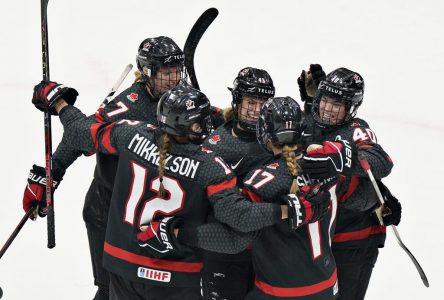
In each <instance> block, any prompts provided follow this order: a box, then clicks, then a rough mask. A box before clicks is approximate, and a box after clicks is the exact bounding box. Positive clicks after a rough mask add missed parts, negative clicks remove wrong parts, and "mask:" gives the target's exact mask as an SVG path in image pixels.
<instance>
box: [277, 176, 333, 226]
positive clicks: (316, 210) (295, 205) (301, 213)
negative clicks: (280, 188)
mask: <svg viewBox="0 0 444 300" xmlns="http://www.w3.org/2000/svg"><path fill="white" fill-rule="evenodd" d="M319 187H320V185H319V184H316V185H313V186H311V187H310V186H308V185H306V186H304V187H302V189H301V190H300V191H299V192H298V193H297V194H288V195H284V196H282V197H281V198H282V199H283V200H284V201H285V202H287V205H288V224H289V226H290V228H291V229H297V228H298V227H300V226H301V225H305V224H308V223H313V222H316V221H318V220H320V219H321V218H322V217H323V216H324V215H325V214H326V213H327V211H328V208H329V206H330V193H329V192H327V191H325V192H324V191H321V190H320V188H319Z"/></svg>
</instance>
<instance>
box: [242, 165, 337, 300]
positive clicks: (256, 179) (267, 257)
mask: <svg viewBox="0 0 444 300" xmlns="http://www.w3.org/2000/svg"><path fill="white" fill-rule="evenodd" d="M292 180H293V179H292V176H291V175H290V173H289V172H288V171H287V167H286V161H285V159H283V158H278V159H276V160H275V161H273V162H272V163H270V164H268V165H266V166H264V167H261V168H258V169H256V170H254V171H252V172H250V173H249V174H248V175H247V177H246V180H245V181H244V184H245V186H246V189H247V190H248V193H249V195H250V197H251V198H252V199H253V200H255V201H258V202H277V203H280V202H281V201H282V200H281V198H280V196H281V195H284V194H287V193H288V192H289V187H290V186H291V182H292ZM297 182H298V185H299V186H303V185H305V184H307V183H309V179H308V178H307V177H306V176H304V175H303V174H302V175H299V176H298V177H297ZM334 188H335V187H332V188H330V193H331V194H332V201H331V204H330V208H329V210H328V213H327V214H326V215H325V216H324V217H323V218H322V219H321V220H320V221H317V222H314V223H310V224H307V225H303V226H301V227H299V228H298V229H296V230H292V229H290V227H289V225H288V222H287V220H282V221H281V222H280V223H279V224H277V225H274V226H269V227H266V228H264V229H262V230H261V233H260V235H259V237H258V238H257V239H255V240H254V242H253V244H252V249H253V264H254V270H255V274H256V280H255V290H254V291H253V292H252V293H253V294H252V295H254V296H255V297H257V298H258V299H273V298H280V297H289V298H288V299H293V298H297V299H333V298H334V293H335V292H336V291H335V283H336V265H335V262H334V258H333V254H332V251H331V248H330V243H331V238H332V233H333V231H334V223H335V215H336V208H337V203H336V197H335V196H334ZM280 204H286V203H280ZM304 296H307V298H305V297H304ZM298 297H303V298H298ZM311 297H314V298H311ZM255 299H256V298H255Z"/></svg>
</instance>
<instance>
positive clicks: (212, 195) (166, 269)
mask: <svg viewBox="0 0 444 300" xmlns="http://www.w3.org/2000/svg"><path fill="white" fill-rule="evenodd" d="M59 116H60V119H61V121H62V123H63V125H64V129H65V135H66V137H67V139H68V140H69V141H70V144H71V146H72V147H73V148H74V149H79V150H82V151H99V152H101V153H104V154H114V155H118V157H119V163H118V169H117V173H116V179H115V184H114V189H113V194H112V199H111V205H110V212H109V219H108V225H107V234H106V242H105V246H104V258H103V260H104V267H105V268H106V269H108V270H109V271H111V272H113V273H116V274H118V275H120V276H122V277H125V278H127V279H129V280H133V281H140V282H143V283H147V284H153V285H164V286H195V285H199V281H200V269H201V267H202V264H201V260H200V257H199V255H198V254H197V252H195V251H193V250H191V249H189V250H184V251H183V252H182V253H174V254H168V255H167V256H165V257H162V258H154V257H155V255H152V253H150V250H149V249H147V248H141V247H139V245H138V243H137V239H136V233H137V232H138V230H139V227H140V225H141V224H147V223H149V222H150V221H151V220H153V219H156V218H161V217H162V216H169V215H174V216H178V217H182V218H183V219H184V222H183V225H182V226H184V227H195V226H197V225H200V224H202V223H204V222H205V220H206V216H207V213H208V210H209V206H210V205H211V206H212V207H213V209H214V213H215V216H216V218H218V219H219V220H221V221H222V222H225V223H227V224H229V225H230V226H232V227H234V228H244V227H248V228H252V230H255V229H256V228H257V227H259V226H263V225H262V223H263V222H270V223H274V222H276V220H278V219H279V218H280V207H279V206H277V205H268V206H257V205H256V206H255V207H253V205H252V203H251V202H249V201H242V197H241V196H240V194H239V189H238V188H237V186H236V178H235V177H234V175H233V173H232V171H231V170H230V168H229V167H228V166H227V165H226V164H225V162H224V161H223V160H222V159H221V158H220V157H218V156H217V155H216V154H215V153H214V152H212V151H210V150H208V149H206V148H205V147H202V146H199V145H194V144H177V143H172V145H171V148H170V150H169V151H168V153H169V156H168V157H167V159H166V162H165V170H166V175H165V176H164V177H163V184H164V186H165V189H166V191H167V198H166V199H162V198H159V197H158V196H157V191H158V188H159V185H160V181H159V177H158V161H159V149H158V141H159V137H160V133H161V132H160V131H159V130H158V129H154V126H153V125H151V124H149V123H142V122H139V121H130V120H121V121H119V122H113V123H97V122H96V121H95V120H92V119H91V118H88V117H86V116H85V115H83V114H82V113H81V112H80V111H79V110H78V109H76V108H75V107H72V106H68V107H65V108H63V109H62V111H61V112H60V114H59ZM244 213H249V215H251V217H250V218H240V215H241V214H244ZM258 216H261V217H262V218H259V217H258ZM264 220H265V221H264Z"/></svg>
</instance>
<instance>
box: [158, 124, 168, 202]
mask: <svg viewBox="0 0 444 300" xmlns="http://www.w3.org/2000/svg"><path fill="white" fill-rule="evenodd" d="M170 148H171V138H170V136H169V135H168V134H167V133H164V134H162V136H161V137H160V145H159V180H160V186H159V192H158V193H157V195H158V196H159V197H160V198H164V197H165V188H164V186H163V176H164V175H165V160H166V158H167V155H168V151H170Z"/></svg>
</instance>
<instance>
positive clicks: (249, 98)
mask: <svg viewBox="0 0 444 300" xmlns="http://www.w3.org/2000/svg"><path fill="white" fill-rule="evenodd" d="M231 93H232V96H233V100H232V102H231V105H232V108H233V112H234V119H235V122H237V123H238V124H239V126H240V127H241V128H242V129H244V130H246V131H250V132H254V131H255V130H256V124H257V120H258V119H259V115H260V109H261V107H262V105H263V103H264V102H265V101H266V100H267V99H268V98H270V97H273V96H274V86H273V80H272V79H271V77H270V75H269V74H268V73H267V71H265V70H260V69H255V68H244V69H242V70H241V71H240V72H239V74H238V76H237V78H236V79H235V80H234V83H233V89H231Z"/></svg>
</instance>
